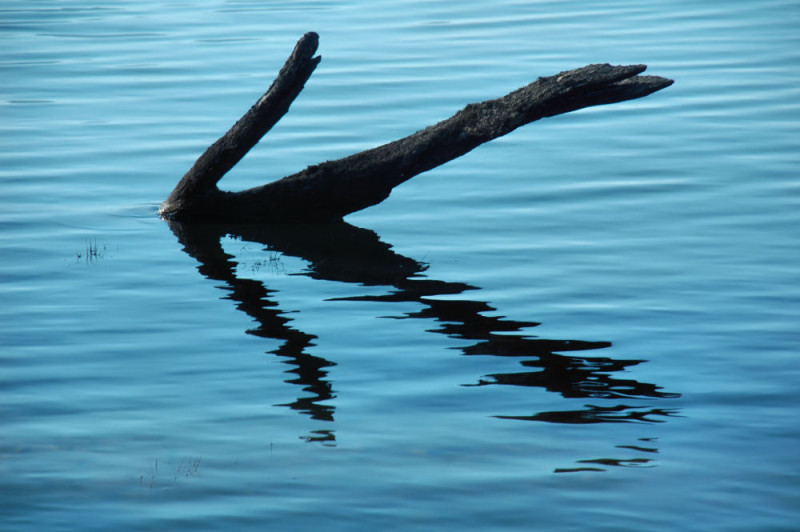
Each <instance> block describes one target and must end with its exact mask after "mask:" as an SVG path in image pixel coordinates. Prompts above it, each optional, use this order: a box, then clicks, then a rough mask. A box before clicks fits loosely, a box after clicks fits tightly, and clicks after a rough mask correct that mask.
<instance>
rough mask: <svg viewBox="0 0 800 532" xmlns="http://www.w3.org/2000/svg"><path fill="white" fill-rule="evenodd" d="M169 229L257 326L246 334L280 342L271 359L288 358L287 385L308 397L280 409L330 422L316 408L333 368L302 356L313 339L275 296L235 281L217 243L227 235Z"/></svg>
mask: <svg viewBox="0 0 800 532" xmlns="http://www.w3.org/2000/svg"><path fill="white" fill-rule="evenodd" d="M170 228H171V229H172V231H173V233H175V235H176V236H177V237H178V240H179V242H180V243H181V244H182V245H183V249H184V251H186V253H188V254H189V255H190V256H192V257H193V258H194V259H196V260H197V261H198V262H199V263H200V266H199V267H198V268H197V269H198V271H199V272H200V273H201V274H203V275H204V276H205V277H207V278H209V279H212V280H215V281H223V282H224V283H225V286H223V287H222V288H223V289H225V290H228V291H230V294H229V295H228V296H226V299H231V300H233V301H236V308H237V309H239V310H242V311H244V312H245V313H246V314H248V315H249V316H251V317H253V318H254V319H255V320H256V321H257V322H258V327H257V328H255V329H251V330H248V331H247V333H248V334H252V335H254V336H259V337H262V338H274V339H278V340H283V344H281V346H280V347H278V349H276V350H274V351H272V352H271V353H273V354H276V355H278V356H280V357H286V358H287V359H288V360H289V363H290V364H291V366H292V368H291V369H289V370H288V372H289V373H293V374H296V375H297V377H296V378H293V379H290V380H287V381H286V382H288V383H290V384H298V385H300V386H302V387H303V391H305V392H308V393H310V394H312V396H311V397H299V398H297V399H296V400H295V401H293V402H292V403H288V404H285V405H279V406H288V407H290V408H292V409H294V410H298V411H300V412H304V413H307V414H309V415H310V416H311V417H312V418H313V419H318V420H323V421H333V407H331V406H328V405H321V404H319V402H320V401H325V400H328V399H332V398H333V397H334V396H333V393H332V391H331V385H330V383H329V382H328V381H326V380H325V376H326V375H327V372H326V371H324V370H323V368H325V367H328V366H332V365H334V364H333V363H332V362H330V361H328V360H325V359H324V358H320V357H316V356H313V355H310V354H308V353H306V352H305V350H306V349H307V348H308V347H310V346H313V345H314V343H313V340H314V339H315V338H316V337H315V336H314V335H311V334H307V333H305V332H303V331H299V330H297V329H295V328H293V327H291V326H290V325H289V323H290V322H291V319H289V318H287V317H286V316H284V315H283V314H282V312H281V310H280V309H278V308H277V303H275V302H274V301H272V300H271V299H270V296H271V295H272V294H274V293H275V291H274V290H269V289H267V288H266V287H265V286H264V285H263V284H262V283H261V282H260V281H255V280H252V279H240V278H238V277H237V276H236V266H237V263H236V262H235V261H233V260H232V259H233V257H232V256H231V255H228V254H227V253H225V251H224V250H223V248H222V242H221V239H222V237H224V236H225V235H226V231H224V228H223V227H221V226H218V225H184V224H180V223H177V222H171V223H170Z"/></svg>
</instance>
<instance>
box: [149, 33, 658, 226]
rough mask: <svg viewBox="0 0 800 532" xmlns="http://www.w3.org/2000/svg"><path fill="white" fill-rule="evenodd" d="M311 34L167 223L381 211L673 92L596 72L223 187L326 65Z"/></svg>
mask: <svg viewBox="0 0 800 532" xmlns="http://www.w3.org/2000/svg"><path fill="white" fill-rule="evenodd" d="M318 43H319V37H318V36H317V34H315V33H307V34H305V35H304V36H303V37H302V38H301V39H300V40H299V42H298V43H297V45H296V46H295V49H294V51H293V52H292V54H291V56H290V57H289V59H288V60H287V61H286V64H285V65H284V66H283V68H282V69H281V70H280V72H279V74H278V76H277V78H276V79H275V81H274V82H273V83H272V85H271V86H270V88H269V89H268V90H267V92H266V93H265V94H264V95H263V96H261V98H259V99H258V101H257V102H256V103H255V104H254V105H253V107H251V108H250V110H249V111H247V113H246V114H245V115H244V116H243V117H242V118H240V119H239V121H238V122H236V124H234V126H233V127H232V128H231V129H230V130H229V131H228V132H227V133H225V135H223V136H222V137H221V138H220V139H219V140H217V141H216V142H215V143H214V144H213V145H212V146H211V147H209V148H208V150H206V152H205V153H204V154H203V155H202V156H201V157H200V158H199V159H198V160H197V162H195V164H194V165H193V166H192V168H191V169H190V170H189V171H188V172H187V173H186V175H184V176H183V178H182V179H181V180H180V182H179V183H178V185H177V186H176V187H175V189H174V190H173V191H172V193H171V194H170V195H169V197H168V198H167V199H166V200H165V201H164V203H163V204H162V205H161V209H160V214H161V216H162V217H164V218H167V219H173V220H183V221H215V222H226V223H227V222H233V223H241V222H258V223H264V222H266V223H282V222H331V221H338V220H341V219H342V217H343V216H345V215H347V214H349V213H351V212H355V211H358V210H360V209H364V208H366V207H369V206H371V205H375V204H377V203H380V202H381V201H383V200H384V199H386V197H388V196H389V193H390V192H391V191H392V189H393V188H394V187H396V186H397V185H399V184H401V183H403V182H404V181H407V180H408V179H410V178H412V177H414V176H415V175H417V174H420V173H422V172H425V171H427V170H430V169H432V168H435V167H437V166H439V165H441V164H444V163H446V162H448V161H450V160H452V159H455V158H456V157H460V156H461V155H464V154H465V153H467V152H469V151H471V150H472V149H474V148H475V147H477V146H479V145H481V144H483V143H484V142H488V141H490V140H492V139H495V138H497V137H500V136H503V135H505V134H507V133H510V132H511V131H513V130H515V129H516V128H518V127H520V126H522V125H525V124H527V123H529V122H533V121H535V120H538V119H540V118H544V117H548V116H554V115H558V114H562V113H567V112H569V111H574V110H576V109H581V108H584V107H589V106H593V105H602V104H608V103H615V102H620V101H624V100H632V99H635V98H641V97H643V96H647V95H648V94H651V93H653V92H656V91H658V90H661V89H663V88H665V87H668V86H670V85H671V84H672V80H669V79H666V78H662V77H658V76H640V75H639V74H640V73H642V72H643V71H644V70H645V69H646V66H645V65H630V66H611V65H608V64H599V65H589V66H586V67H583V68H578V69H575V70H569V71H565V72H562V73H560V74H557V75H555V76H550V77H543V78H539V79H538V80H536V81H534V82H533V83H531V84H530V85H527V86H525V87H523V88H521V89H518V90H516V91H514V92H512V93H510V94H507V95H506V96H503V97H502V98H498V99H496V100H487V101H484V102H481V103H477V104H470V105H468V106H466V107H465V108H464V109H462V110H461V111H459V112H458V113H456V114H455V115H453V116H452V117H450V118H448V119H446V120H443V121H442V122H439V123H438V124H436V125H433V126H430V127H428V128H426V129H423V130H421V131H418V132H416V133H414V134H412V135H409V136H408V137H405V138H402V139H399V140H396V141H394V142H390V143H388V144H385V145H383V146H379V147H377V148H373V149H370V150H366V151H363V152H361V153H357V154H354V155H351V156H349V157H345V158H343V159H339V160H336V161H328V162H324V163H322V164H318V165H313V166H309V167H308V168H306V169H305V170H303V171H301V172H298V173H296V174H294V175H291V176H288V177H285V178H283V179H279V180H277V181H274V182H271V183H268V184H266V185H262V186H259V187H255V188H251V189H247V190H243V191H240V192H228V191H222V190H220V189H219V188H217V183H218V182H219V180H220V179H222V177H223V176H224V175H225V173H226V172H227V171H228V170H230V169H231V168H233V166H234V165H235V164H236V163H237V162H239V160H240V159H241V158H242V157H244V155H245V154H246V153H247V152H248V151H249V150H250V149H251V148H252V147H253V146H255V144H256V143H257V142H258V141H259V139H260V138H261V137H262V136H263V135H264V134H265V133H266V132H267V131H269V129H271V128H272V126H274V125H275V124H276V123H277V122H278V120H280V119H281V117H282V116H283V115H284V114H286V112H287V111H288V110H289V106H290V105H291V103H292V102H293V101H294V99H295V98H296V97H297V96H298V95H299V94H300V91H301V90H302V89H303V86H304V85H305V83H306V81H308V79H309V77H310V76H311V74H312V72H313V71H314V69H315V68H316V66H317V64H319V61H320V57H319V56H316V57H315V56H314V54H315V53H316V50H317V46H318Z"/></svg>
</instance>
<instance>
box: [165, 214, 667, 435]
mask: <svg viewBox="0 0 800 532" xmlns="http://www.w3.org/2000/svg"><path fill="white" fill-rule="evenodd" d="M170 226H171V228H172V230H173V231H174V232H175V234H176V235H177V236H178V238H179V240H180V242H181V243H182V244H183V245H184V249H185V250H186V252H187V253H189V254H190V255H191V256H192V257H194V258H195V259H197V260H198V261H199V262H200V266H199V268H198V269H199V271H200V272H201V273H202V274H203V275H205V276H206V277H209V278H211V279H214V280H219V281H224V282H225V284H226V287H225V288H226V289H227V290H229V291H230V295H229V296H227V297H228V298H229V299H232V300H234V301H236V302H237V308H239V309H240V310H243V311H244V312H246V313H247V314H248V315H250V316H252V317H253V318H255V319H256V320H257V322H258V323H259V326H258V327H257V328H256V329H254V330H251V331H248V333H250V334H254V335H257V336H262V337H268V338H274V339H278V340H282V341H283V344H282V345H281V346H280V347H279V348H278V349H277V350H275V351H273V353H275V354H277V355H279V356H282V357H286V358H287V363H289V364H291V365H292V366H293V367H292V369H291V370H290V372H291V373H294V374H296V375H297V377H296V378H293V379H291V380H289V381H287V382H290V383H292V384H298V385H300V386H302V387H303V390H304V391H305V392H309V393H310V394H311V396H310V397H301V398H298V399H297V400H295V401H294V402H292V403H289V404H288V405H286V406H290V407H291V408H293V409H296V410H298V411H301V412H305V413H308V414H310V415H311V416H312V417H313V418H314V419H319V420H332V419H333V415H334V407H333V406H329V405H323V404H320V403H321V402H323V401H326V400H328V399H331V398H333V397H334V395H333V392H332V389H331V384H330V382H328V381H327V380H325V377H326V375H327V373H326V372H325V371H324V368H325V367H327V366H331V365H333V363H332V362H330V361H328V360H325V359H324V358H321V357H317V356H313V355H310V354H308V353H307V352H306V351H307V349H308V348H309V347H311V346H313V345H314V344H313V340H314V339H315V338H316V337H315V336H313V335H311V334H308V333H305V332H303V331H299V330H297V329H295V328H293V327H292V326H291V325H290V324H291V320H290V319H289V318H287V317H286V316H285V315H284V313H283V312H282V311H281V310H280V309H278V308H277V303H275V302H274V301H272V300H271V299H270V298H274V294H275V292H274V291H272V290H268V289H267V288H265V287H264V285H263V284H262V283H261V282H259V281H254V280H249V279H239V278H237V276H236V274H235V271H236V266H237V264H236V262H234V261H233V260H232V257H231V256H230V255H227V254H225V252H224V251H223V249H222V244H221V239H222V238H223V237H224V236H226V235H232V236H234V237H236V238H239V239H241V240H244V241H251V242H258V243H261V244H264V245H265V246H267V248H268V249H269V250H271V251H272V252H280V253H282V254H283V255H286V256H293V257H299V258H301V259H303V260H305V261H306V262H308V263H309V267H308V269H307V271H305V272H304V274H305V275H307V276H309V277H311V278H313V279H324V280H331V281H338V282H346V283H356V284H359V285H370V286H386V287H391V288H392V291H391V292H389V293H387V294H383V295H365V296H354V297H347V298H339V300H349V301H378V302H385V303H397V302H413V303H416V304H417V305H418V306H419V307H420V309H419V310H418V311H415V312H412V313H407V314H404V315H402V316H400V317H399V318H400V319H425V320H433V321H435V322H437V323H439V325H438V326H437V328H435V329H432V330H431V332H436V333H440V334H444V335H446V336H448V337H451V338H457V339H462V340H467V341H469V342H473V343H471V344H470V345H467V346H465V347H461V348H460V349H461V350H462V352H463V354H465V355H491V356H501V357H520V358H524V360H522V361H521V364H522V365H523V366H525V367H526V368H540V369H539V371H522V372H516V373H497V374H490V375H486V376H484V377H483V378H481V379H479V381H478V382H477V383H475V384H472V386H485V385H489V384H503V385H514V386H526V387H531V386H534V387H541V388H544V389H546V390H548V391H552V392H556V393H559V394H561V395H562V396H564V397H568V398H595V399H597V398H603V399H618V398H643V397H646V398H663V397H675V395H674V394H666V393H663V392H661V391H659V387H658V386H656V385H654V384H649V383H641V382H638V381H635V380H631V379H616V378H612V377H611V376H610V374H611V373H614V372H622V371H625V370H626V369H627V368H629V367H631V366H634V365H636V364H639V363H640V362H642V361H641V360H614V359H611V358H607V357H600V358H595V357H591V358H588V357H579V356H574V355H571V356H566V355H562V354H558V353H564V352H570V353H574V352H576V351H586V350H595V349H600V348H604V347H608V346H610V345H611V344H609V343H608V342H586V341H576V340H547V339H541V338H534V337H531V336H530V335H526V334H522V331H523V330H525V329H529V328H532V327H536V326H537V325H539V324H538V323H535V322H525V321H514V320H509V319H506V318H504V317H497V316H489V315H487V313H491V312H492V311H494V310H495V309H493V308H492V307H491V306H490V305H488V304H487V303H485V302H482V301H470V300H455V299H452V298H451V299H445V300H443V299H437V296H442V295H450V296H452V295H457V294H461V293H463V292H465V291H468V290H474V289H476V287H473V286H470V285H468V284H465V283H458V282H447V281H438V280H432V279H425V278H422V277H420V276H419V274H420V273H422V272H423V271H424V270H425V269H426V266H425V265H424V264H422V263H420V262H417V261H415V260H413V259H410V258H408V257H404V256H402V255H399V254H397V253H395V252H394V251H392V249H391V246H389V245H388V244H386V243H384V242H381V241H380V239H379V238H378V236H377V235H376V234H375V233H374V232H372V231H369V230H366V229H361V228H357V227H353V226H351V225H349V224H347V223H344V222H342V223H337V224H326V225H288V226H279V225H227V226H226V225H184V224H181V223H179V222H170ZM515 333H516V334H515ZM669 415H671V412H669V411H667V410H660V409H651V410H645V411H642V410H636V409H635V408H634V407H628V406H625V405H620V406H617V407H608V408H606V407H594V406H587V409H586V410H580V411H575V412H542V413H539V414H535V415H533V416H513V417H512V416H498V417H505V418H509V419H529V420H536V421H548V422H558V423H599V422H620V421H653V420H652V419H650V417H649V416H663V417H665V416H669ZM308 439H309V440H311V441H317V440H320V439H323V440H324V441H332V440H333V433H332V431H324V432H319V433H316V434H315V435H312V436H309V437H308Z"/></svg>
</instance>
